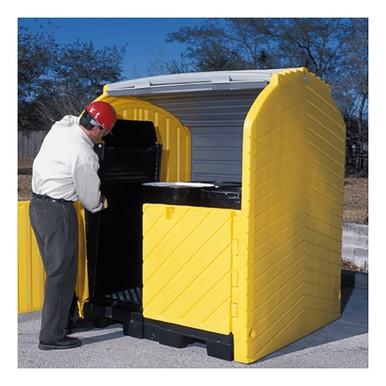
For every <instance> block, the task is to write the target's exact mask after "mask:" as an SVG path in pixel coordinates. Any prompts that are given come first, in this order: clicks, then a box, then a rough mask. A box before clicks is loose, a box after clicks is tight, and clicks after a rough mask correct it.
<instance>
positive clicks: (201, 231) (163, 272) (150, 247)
mask: <svg viewBox="0 0 386 386" xmlns="http://www.w3.org/2000/svg"><path fill="white" fill-rule="evenodd" d="M236 212H237V211H234V210H228V209H218V208H202V207H188V206H179V205H177V206H171V205H164V204H145V205H144V213H143V235H144V242H143V309H144V311H143V314H144V316H145V317H146V318H149V319H155V320H160V321H164V322H168V323H174V324H179V325H182V326H187V327H192V328H196V329H201V330H205V331H212V332H217V333H221V334H229V333H230V332H231V272H232V234H233V219H234V217H235V216H236Z"/></svg>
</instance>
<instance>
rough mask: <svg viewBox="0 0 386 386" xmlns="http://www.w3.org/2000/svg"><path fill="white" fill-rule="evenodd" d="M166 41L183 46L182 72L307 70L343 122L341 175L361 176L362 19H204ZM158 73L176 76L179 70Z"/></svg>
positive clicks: (363, 132) (365, 96)
mask: <svg viewBox="0 0 386 386" xmlns="http://www.w3.org/2000/svg"><path fill="white" fill-rule="evenodd" d="M167 41H169V42H179V43H181V44H184V45H185V47H186V51H185V52H184V53H183V56H184V70H185V71H186V70H188V71H219V70H239V69H266V68H288V67H307V68H308V69H309V70H310V71H311V72H313V73H315V74H316V75H318V76H319V77H321V78H322V79H323V80H325V81H326V82H327V83H329V84H330V85H331V87H332V94H333V96H334V98H335V100H336V101H337V104H338V106H339V108H340V110H341V111H342V113H343V115H344V117H345V121H346V125H347V152H346V153H347V170H349V171H350V173H357V174H366V173H367V138H368V134H367V131H368V130H367V118H368V52H367V50H368V22H367V19H349V18H343V19H342V18H339V19H338V18H336V19H335V18H291V19H289V18H283V19H277V18H276V19H268V18H266V19H250V18H237V19H223V20H220V19H208V20H207V22H205V23H204V24H203V25H201V26H198V27H194V28H190V27H183V28H181V29H179V30H178V31H176V32H174V33H171V34H169V35H168V38H167ZM186 58H188V59H189V66H188V68H187V66H186V63H187V60H186ZM163 67H164V68H168V69H169V70H170V72H179V69H180V67H181V66H179V65H178V63H176V62H175V61H174V63H173V65H170V62H169V64H168V63H166V64H165V65H164V66H163Z"/></svg>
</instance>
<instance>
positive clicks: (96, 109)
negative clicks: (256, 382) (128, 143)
mask: <svg viewBox="0 0 386 386" xmlns="http://www.w3.org/2000/svg"><path fill="white" fill-rule="evenodd" d="M85 110H86V111H87V112H88V113H89V114H90V115H91V116H92V118H93V119H94V120H95V121H96V122H98V123H99V124H100V125H101V126H102V127H103V128H104V129H106V130H107V131H108V132H110V133H111V131H112V129H113V127H114V125H115V122H116V120H117V114H116V112H115V110H114V107H113V106H111V105H110V103H107V102H102V101H96V102H91V103H90V104H88V105H87V106H86V107H85Z"/></svg>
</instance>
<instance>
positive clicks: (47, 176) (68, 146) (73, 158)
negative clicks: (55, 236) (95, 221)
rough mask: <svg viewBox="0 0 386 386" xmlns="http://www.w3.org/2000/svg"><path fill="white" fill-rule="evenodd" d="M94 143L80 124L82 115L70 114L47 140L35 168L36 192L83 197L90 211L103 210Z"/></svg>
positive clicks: (57, 123)
mask: <svg viewBox="0 0 386 386" xmlns="http://www.w3.org/2000/svg"><path fill="white" fill-rule="evenodd" d="M93 146H94V143H93V142H92V141H91V139H90V138H89V137H88V136H87V135H86V133H85V132H84V131H83V129H82V128H81V127H80V126H79V117H74V116H71V115H66V116H65V117H64V118H63V119H62V120H60V121H59V122H56V123H55V124H54V125H53V126H52V128H51V130H50V131H49V132H48V134H47V135H46V137H45V138H44V140H43V143H42V146H41V148H40V151H39V153H38V155H37V156H36V158H35V160H34V163H33V167H32V191H33V192H34V193H37V194H44V195H47V196H50V197H52V198H63V199H65V200H68V201H77V200H80V202H81V204H82V205H83V206H84V207H85V208H86V209H87V210H89V211H90V212H93V213H95V212H98V211H99V210H101V209H103V203H101V193H100V190H99V187H100V179H99V177H98V174H97V172H98V169H99V160H98V156H97V155H96V153H95V152H94V150H93Z"/></svg>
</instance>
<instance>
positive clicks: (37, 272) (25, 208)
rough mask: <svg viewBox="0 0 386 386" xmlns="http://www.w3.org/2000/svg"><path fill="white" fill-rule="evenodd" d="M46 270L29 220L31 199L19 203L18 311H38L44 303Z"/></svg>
mask: <svg viewBox="0 0 386 386" xmlns="http://www.w3.org/2000/svg"><path fill="white" fill-rule="evenodd" d="M44 280H45V275H44V270H43V266H42V263H41V259H40V253H39V249H38V246H37V242H36V239H35V235H34V233H33V230H32V228H31V224H30V220H29V201H19V203H18V312H19V313H22V312H32V311H38V310H40V309H41V307H42V305H43V294H44Z"/></svg>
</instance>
